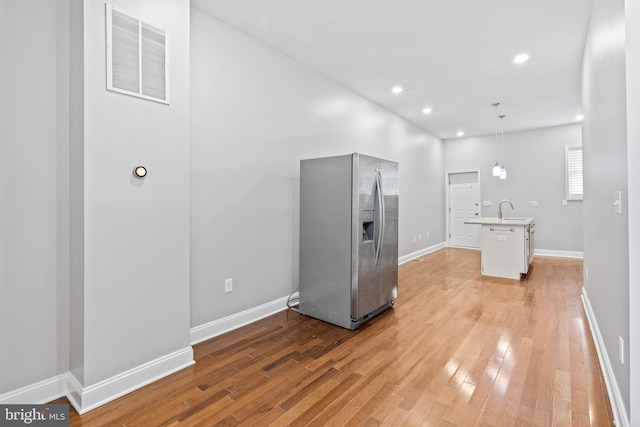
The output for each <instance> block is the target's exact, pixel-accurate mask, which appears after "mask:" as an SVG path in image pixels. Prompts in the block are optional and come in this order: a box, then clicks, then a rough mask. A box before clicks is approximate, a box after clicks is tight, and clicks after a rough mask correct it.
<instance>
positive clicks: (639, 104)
mask: <svg viewBox="0 0 640 427" xmlns="http://www.w3.org/2000/svg"><path fill="white" fill-rule="evenodd" d="M625 14H626V84H627V117H640V25H638V23H640V6H639V5H638V2H637V1H634V0H627V1H625ZM638 164H640V121H639V120H627V165H628V184H629V188H628V191H629V197H628V199H629V200H628V202H629V218H640V168H638V167H637V165H638ZM638 259H640V222H639V221H629V261H630V262H629V335H630V341H631V342H630V343H629V367H630V372H631V378H630V394H629V401H630V402H640V310H638V309H637V307H640V265H639V264H638V263H637V262H633V261H635V260H638ZM630 415H631V425H633V426H637V425H640V410H638V408H637V406H636V409H635V411H633V410H632V411H631V414H630Z"/></svg>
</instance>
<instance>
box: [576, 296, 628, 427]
mask: <svg viewBox="0 0 640 427" xmlns="http://www.w3.org/2000/svg"><path fill="white" fill-rule="evenodd" d="M582 305H583V306H584V310H585V312H586V314H587V320H588V321H589V326H590V327H591V335H592V336H593V341H594V343H595V345H596V351H597V353H598V359H600V369H602V376H603V377H604V382H605V384H606V386H607V393H608V394H609V400H610V401H611V410H612V411H613V419H614V421H615V424H616V426H618V427H629V414H628V413H627V410H626V409H625V406H624V401H623V400H622V394H621V393H620V388H619V387H618V382H617V381H616V377H615V375H614V374H613V368H612V367H611V361H610V360H609V355H608V354H607V349H606V347H605V346H604V341H603V340H602V335H601V334H600V329H599V328H598V322H597V321H596V317H595V314H594V313H593V309H592V308H591V302H589V297H588V296H587V290H586V289H585V288H584V287H583V288H582Z"/></svg>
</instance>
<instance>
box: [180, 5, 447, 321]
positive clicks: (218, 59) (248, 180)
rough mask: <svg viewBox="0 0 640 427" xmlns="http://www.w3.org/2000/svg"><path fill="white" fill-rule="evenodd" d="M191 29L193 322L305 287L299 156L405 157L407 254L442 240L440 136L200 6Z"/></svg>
mask: <svg viewBox="0 0 640 427" xmlns="http://www.w3.org/2000/svg"><path fill="white" fill-rule="evenodd" d="M191 39H192V40H191V60H192V62H191V88H192V91H191V137H192V138H191V142H192V145H191V183H192V184H191V309H192V311H191V325H192V326H198V325H202V324H205V323H207V322H211V321H213V320H216V319H220V318H223V317H226V316H230V315H232V314H235V313H238V312H240V311H243V310H247V309H249V308H252V307H256V306H258V305H260V304H264V303H267V302H270V301H273V300H275V299H278V298H281V297H284V296H287V295H288V294H289V293H290V292H292V291H293V290H294V289H295V288H296V287H297V281H298V216H299V213H298V205H299V161H300V160H301V159H304V158H313V157H321V156H331V155H339V154H347V153H350V152H361V153H363V154H368V155H372V156H377V157H383V158H387V159H390V160H395V161H398V162H399V163H400V194H401V196H400V242H399V243H400V249H399V250H400V255H406V254H409V253H411V252H414V251H418V250H420V249H424V248H425V247H428V246H431V245H434V244H437V243H441V242H443V241H444V233H443V229H444V220H443V217H442V212H443V200H444V194H443V187H444V185H443V175H444V173H443V169H442V143H441V141H440V140H439V139H438V138H436V137H434V136H432V135H430V134H428V133H426V132H424V131H422V130H420V129H418V128H416V127H415V126H413V125H411V124H409V123H408V122H406V121H404V120H402V119H400V118H398V117H397V116H394V115H392V114H390V113H389V112H388V111H386V110H384V109H382V108H380V107H379V106H377V105H375V104H373V103H371V102H368V101H367V100H365V99H363V98H361V97H359V96H357V95H355V94H354V93H352V92H351V91H349V90H347V89H344V88H343V87H341V86H338V85H337V84H334V83H333V82H331V81H328V80H326V79H325V78H323V77H322V76H319V75H318V74H316V73H315V72H313V71H311V70H309V69H307V68H305V67H304V66H302V65H301V64H299V63H297V62H295V61H293V60H290V59H289V58H287V57H285V56H283V55H281V54H280V53H278V52H276V51H274V50H272V49H271V48H269V47H267V46H265V45H263V44H262V43H260V42H258V41H256V40H254V39H252V38H249V37H247V36H246V35H244V34H242V33H240V32H238V31H236V30H234V29H232V28H230V27H228V26H227V25H225V24H223V23H221V22H219V21H218V20H216V19H215V18H212V17H210V16H208V15H206V14H205V13H203V12H201V11H200V10H199V9H197V8H192V17H191ZM426 232H430V236H431V237H430V239H429V240H426V239H423V240H421V241H420V242H415V243H414V242H413V239H412V235H413V234H417V233H422V234H423V236H425V235H426ZM226 278H233V283H234V290H233V292H232V293H228V294H225V293H224V280H225V279H226Z"/></svg>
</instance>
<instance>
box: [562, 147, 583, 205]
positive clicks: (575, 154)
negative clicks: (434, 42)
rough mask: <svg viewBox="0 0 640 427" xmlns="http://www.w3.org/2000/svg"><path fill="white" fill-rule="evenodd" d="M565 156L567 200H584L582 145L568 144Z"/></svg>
mask: <svg viewBox="0 0 640 427" xmlns="http://www.w3.org/2000/svg"><path fill="white" fill-rule="evenodd" d="M565 158H566V163H565V164H566V168H567V169H566V172H567V173H566V175H567V184H566V192H567V194H566V196H567V200H582V195H583V188H582V182H583V180H582V145H567V146H566V150H565Z"/></svg>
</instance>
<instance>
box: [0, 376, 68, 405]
mask: <svg viewBox="0 0 640 427" xmlns="http://www.w3.org/2000/svg"><path fill="white" fill-rule="evenodd" d="M66 393H67V374H66V373H64V374H61V375H57V376H55V377H51V378H48V379H46V380H42V381H38V382H37V383H34V384H30V385H27V386H25V387H21V388H19V389H17V390H12V391H10V392H8V393H4V394H2V395H0V404H3V405H8V404H27V405H32V404H33V405H38V404H43V403H47V402H51V401H52V400H55V399H58V398H60V397H62V396H64V395H65V394H66Z"/></svg>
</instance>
